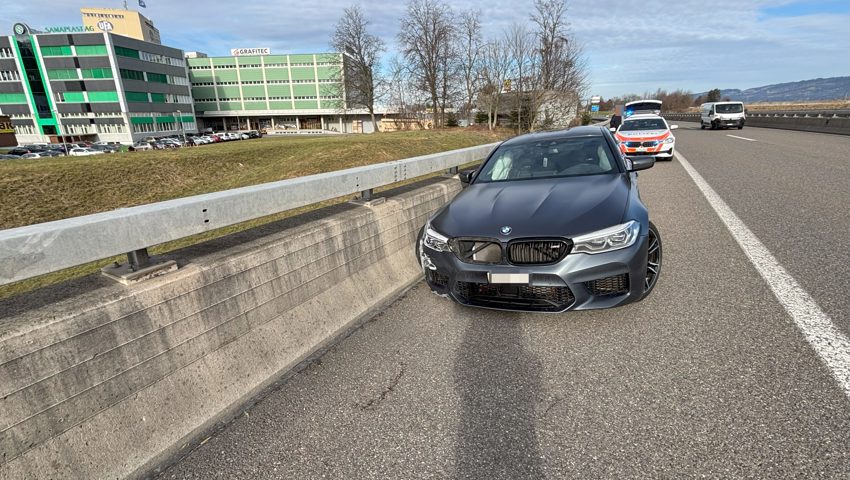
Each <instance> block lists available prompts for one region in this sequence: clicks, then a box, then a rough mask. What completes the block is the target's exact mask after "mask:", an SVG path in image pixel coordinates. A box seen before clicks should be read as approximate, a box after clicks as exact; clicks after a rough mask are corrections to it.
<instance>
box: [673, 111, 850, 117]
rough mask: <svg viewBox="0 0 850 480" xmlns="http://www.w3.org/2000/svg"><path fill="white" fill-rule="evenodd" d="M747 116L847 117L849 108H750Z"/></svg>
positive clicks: (691, 114)
mask: <svg viewBox="0 0 850 480" xmlns="http://www.w3.org/2000/svg"><path fill="white" fill-rule="evenodd" d="M662 116H665V117H666V116H670V117H673V116H675V117H680V118H699V113H695V112H669V113H667V112H665V113H663V114H662ZM747 117H756V118H764V117H789V118H847V117H850V110H755V111H753V110H750V111H748V112H747Z"/></svg>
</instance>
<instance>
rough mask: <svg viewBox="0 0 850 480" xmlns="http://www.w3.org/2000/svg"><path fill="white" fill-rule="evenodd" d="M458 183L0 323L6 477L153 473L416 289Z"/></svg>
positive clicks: (0, 437)
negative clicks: (431, 228) (428, 240)
mask: <svg viewBox="0 0 850 480" xmlns="http://www.w3.org/2000/svg"><path fill="white" fill-rule="evenodd" d="M459 188H460V185H459V183H458V182H457V180H442V181H439V182H435V183H433V184H431V185H428V186H423V187H420V188H417V189H412V190H409V191H407V192H404V193H400V194H398V195H395V196H393V197H390V198H388V199H387V201H386V202H385V203H383V204H379V205H376V206H372V207H356V208H350V209H347V211H344V212H339V213H335V214H332V215H329V216H327V217H324V218H321V219H319V220H315V221H311V222H308V223H305V224H303V225H300V226H297V227H294V228H291V229H288V230H285V231H283V232H278V233H276V234H273V235H269V236H265V237H262V238H259V239H255V240H253V241H251V242H250V243H248V244H243V245H237V246H233V247H231V248H230V249H228V250H226V251H222V252H215V254H214V255H212V256H210V257H203V258H205V259H207V260H205V261H202V262H199V263H190V264H188V265H186V266H183V267H182V268H181V269H180V270H179V271H177V272H175V273H173V274H170V275H167V276H165V277H161V278H158V279H154V280H151V281H148V282H145V283H142V284H139V285H136V286H132V287H120V288H119V287H110V288H114V289H116V290H114V291H115V292H118V293H115V294H112V295H105V296H103V295H100V296H97V297H96V298H93V297H94V295H86V293H81V294H75V295H73V296H71V297H70V298H66V299H64V300H62V301H61V302H59V303H56V304H52V305H46V306H44V307H42V308H35V309H29V310H26V311H24V312H16V313H14V314H13V315H14V317H16V318H7V319H0V399H2V400H0V452H2V457H0V478H3V479H19V478H116V477H126V476H137V475H140V474H142V473H144V472H145V471H146V470H147V469H149V468H151V467H152V466H155V465H157V464H159V463H160V462H161V461H163V460H164V459H166V458H168V457H169V456H170V455H172V454H173V453H174V452H176V451H177V450H178V449H179V448H180V446H181V445H183V444H185V443H186V442H187V441H190V440H191V439H193V438H195V437H197V436H198V435H200V434H201V433H203V432H205V431H206V430H208V429H209V428H211V427H212V426H213V425H215V424H216V423H217V422H219V421H222V420H223V419H227V418H229V416H230V415H232V414H234V413H235V412H238V409H239V407H240V405H242V404H244V403H245V402H246V401H248V400H250V399H251V398H252V397H254V396H255V395H256V394H257V393H258V392H260V391H261V390H262V389H263V388H265V387H267V386H268V385H270V384H272V383H273V382H274V381H275V380H277V379H279V378H280V377H281V376H282V375H283V374H285V373H286V372H287V371H288V370H289V369H291V368H292V367H293V366H295V365H296V364H297V363H298V362H300V361H301V360H303V359H304V358H306V357H307V356H309V355H310V354H311V353H312V352H314V351H316V350H317V349H318V348H320V347H321V346H322V345H323V344H324V343H326V342H328V341H330V340H332V339H333V338H334V337H336V336H337V335H339V334H340V333H342V332H344V331H346V330H347V329H348V328H350V327H351V325H352V324H353V323H355V322H357V321H358V319H361V318H366V316H368V315H369V314H370V313H371V312H373V311H374V309H375V308H376V307H378V306H380V305H381V304H383V303H385V302H387V301H390V300H391V299H393V298H395V297H396V296H397V295H398V294H400V293H401V292H402V291H403V290H404V289H405V288H406V287H407V286H409V285H410V284H412V283H413V282H415V281H416V280H418V279H419V278H420V275H421V270H420V269H419V267H418V265H417V263H416V260H415V256H414V253H413V245H414V239H415V236H416V233H417V232H418V231H419V228H420V227H421V226H422V225H423V224H424V222H425V221H426V219H427V218H428V216H429V215H430V214H431V213H432V212H434V211H435V210H436V209H437V208H439V207H440V206H442V205H443V204H445V203H446V202H447V201H448V200H449V199H450V198H451V197H452V196H454V194H455V193H457V191H458V190H459ZM4 325H5V327H4Z"/></svg>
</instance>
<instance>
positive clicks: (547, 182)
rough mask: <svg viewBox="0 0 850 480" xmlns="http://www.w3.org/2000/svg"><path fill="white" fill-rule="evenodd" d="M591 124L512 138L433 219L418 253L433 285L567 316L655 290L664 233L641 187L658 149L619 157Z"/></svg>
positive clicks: (466, 176)
mask: <svg viewBox="0 0 850 480" xmlns="http://www.w3.org/2000/svg"><path fill="white" fill-rule="evenodd" d="M617 149H618V146H617V143H616V141H615V140H614V138H613V136H612V135H611V133H610V132H609V131H608V130H607V129H606V128H602V127H597V126H586V127H576V128H573V129H569V130H562V131H555V132H541V133H533V134H527V135H522V136H519V137H515V138H512V139H510V140H508V141H506V142H503V143H502V144H501V145H499V146H498V147H497V148H496V149H495V150H494V151H493V152H492V153H491V154H490V156H489V157H488V158H487V160H485V162H484V163H483V164H482V165H481V166H480V167H479V168H478V169H477V170H476V171H474V172H463V173H462V174H461V175H460V179H461V182H462V183H463V184H464V186H465V188H464V189H463V190H462V191H461V192H460V193H459V194H458V195H457V196H456V197H455V198H454V199H453V200H452V201H451V202H449V203H448V204H447V205H446V206H444V207H442V208H441V209H439V210H438V211H437V212H436V213H435V214H434V215H433V216H431V218H430V219H429V220H428V222H427V223H426V225H425V226H424V227H423V228H422V230H421V232H420V234H419V237H418V238H419V240H418V242H417V245H416V254H417V257H418V259H419V262H420V265H421V266H422V269H423V271H424V272H425V279H426V280H427V283H428V286H429V287H430V288H431V289H432V290H433V291H434V292H435V293H437V294H439V295H441V296H446V297H449V298H451V299H452V300H454V301H456V302H458V303H461V304H463V305H468V306H473V307H483V308H492V309H500V310H524V311H539V312H562V311H566V310H585V309H596V308H610V307H615V306H619V305H624V304H627V303H631V302H636V301H640V300H642V299H643V298H645V297H646V296H647V295H649V294H650V292H651V291H652V289H653V288H654V287H655V284H656V282H657V280H658V276H659V274H660V271H661V270H660V269H661V235H660V233H659V231H658V229H657V228H656V227H655V225H654V224H653V223H652V222H650V221H649V211H648V209H647V207H646V206H645V205H644V204H643V202H641V200H640V197H639V195H638V189H637V175H636V174H635V173H634V172H636V171H638V170H644V169H647V168H650V167H652V166H653V165H654V164H655V158H653V157H635V158H632V159H628V158H625V157H623V156H622V155H620V153H619V152H618V151H617Z"/></svg>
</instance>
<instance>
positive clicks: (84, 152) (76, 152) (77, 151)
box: [68, 147, 103, 157]
mask: <svg viewBox="0 0 850 480" xmlns="http://www.w3.org/2000/svg"><path fill="white" fill-rule="evenodd" d="M68 155H70V156H72V157H87V156H89V155H103V152H101V151H100V150H94V149H92V148H86V147H77V148H72V149H71V151H70V152H69V153H68Z"/></svg>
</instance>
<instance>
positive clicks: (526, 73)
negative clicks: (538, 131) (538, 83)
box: [505, 23, 537, 133]
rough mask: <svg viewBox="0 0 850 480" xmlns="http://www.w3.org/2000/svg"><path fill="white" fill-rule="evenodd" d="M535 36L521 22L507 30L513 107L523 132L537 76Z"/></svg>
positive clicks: (520, 130)
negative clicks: (533, 42) (524, 112)
mask: <svg viewBox="0 0 850 480" xmlns="http://www.w3.org/2000/svg"><path fill="white" fill-rule="evenodd" d="M532 40H533V36H532V35H531V33H530V32H529V31H528V28H527V27H526V26H525V25H523V24H519V23H514V24H513V25H511V27H510V29H508V31H507V32H505V44H506V46H507V48H508V50H509V51H510V55H511V68H510V75H511V76H512V77H513V78H512V82H511V83H512V90H513V92H514V95H513V97H514V98H513V100H514V102H513V108H514V109H515V111H516V115H517V119H516V128H517V133H522V129H523V124H522V122H523V120H522V119H523V115H522V113H523V110H527V98H528V91H530V89H531V88H533V86H534V85H533V81H534V79H535V76H536V72H535V71H534V70H536V68H535V67H536V65H537V63H536V59H535V58H534V48H533V45H532Z"/></svg>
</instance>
